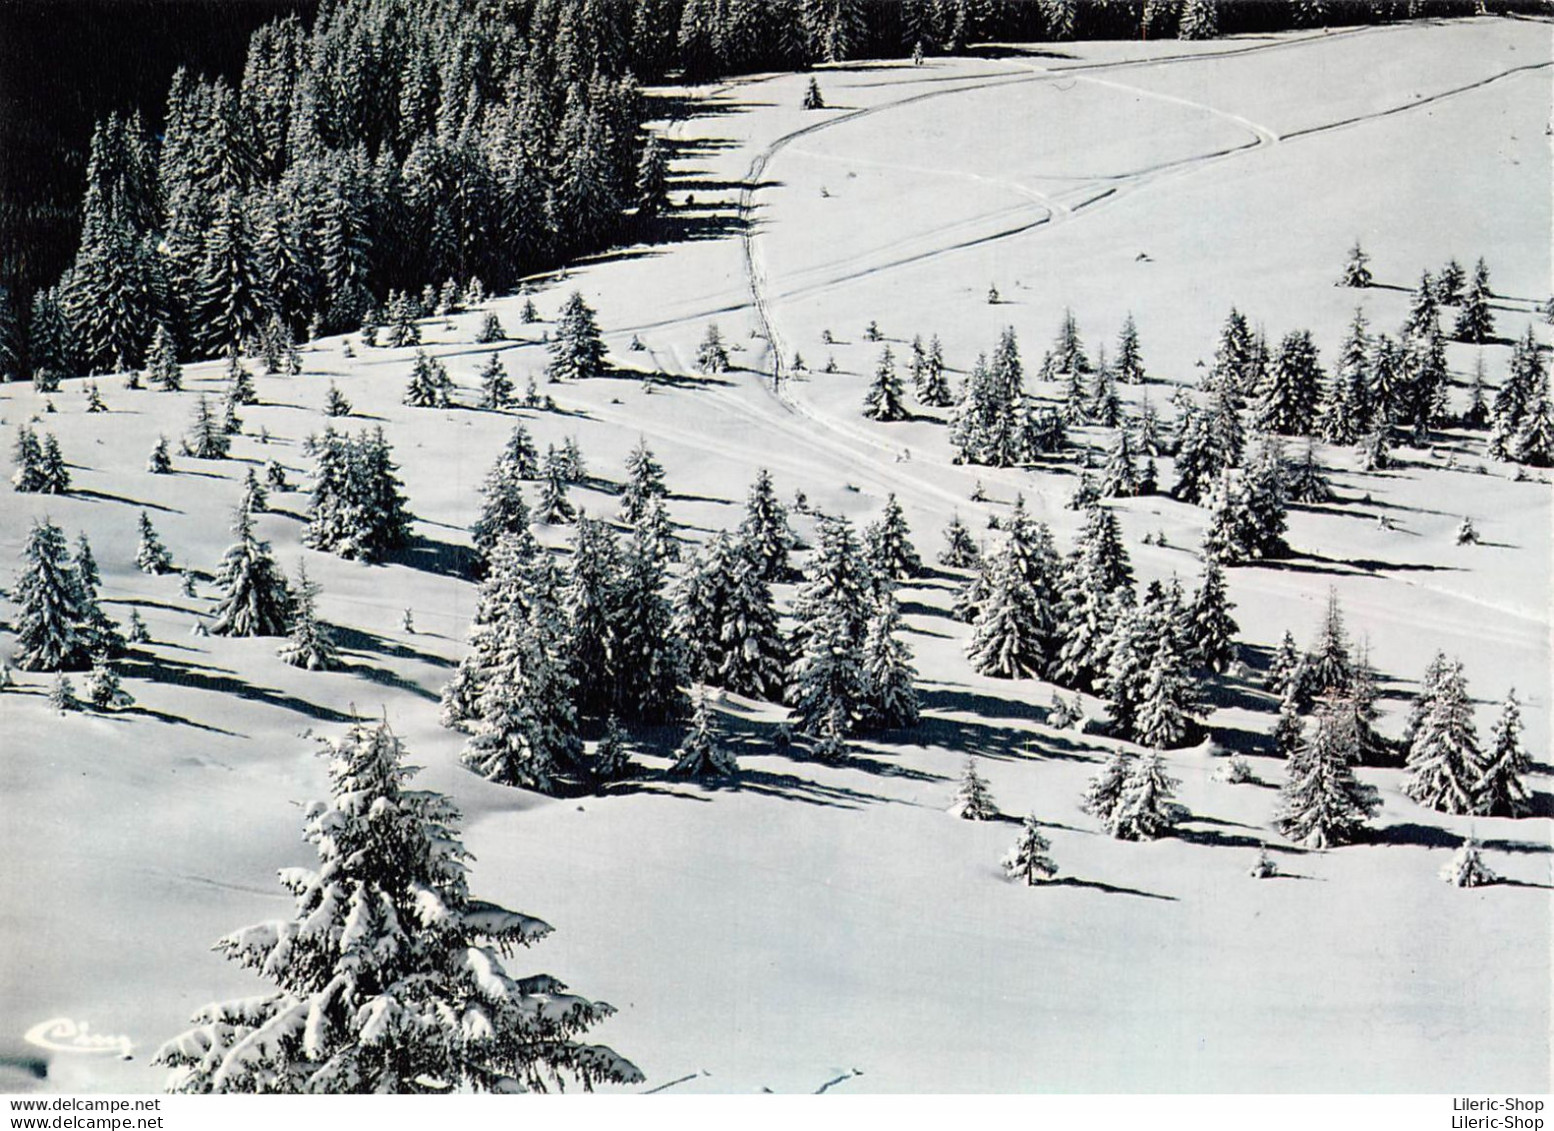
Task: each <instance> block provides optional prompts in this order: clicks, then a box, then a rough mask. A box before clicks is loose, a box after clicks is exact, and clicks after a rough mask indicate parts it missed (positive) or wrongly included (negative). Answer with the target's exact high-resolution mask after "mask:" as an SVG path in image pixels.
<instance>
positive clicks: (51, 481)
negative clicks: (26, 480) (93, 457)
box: [37, 432, 70, 495]
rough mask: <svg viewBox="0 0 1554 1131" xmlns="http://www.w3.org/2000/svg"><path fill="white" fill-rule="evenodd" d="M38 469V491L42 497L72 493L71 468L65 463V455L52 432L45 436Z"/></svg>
mask: <svg viewBox="0 0 1554 1131" xmlns="http://www.w3.org/2000/svg"><path fill="white" fill-rule="evenodd" d="M37 469H38V474H37V483H38V488H37V490H38V493H39V494H40V495H68V494H69V493H70V468H69V467H68V466H67V465H66V463H65V456H64V453H63V452H61V451H60V449H59V440H58V438H56V437H55V435H54V433H52V432H47V433H45V434H44V436H43V450H42V454H40V455H39V457H38V464H37Z"/></svg>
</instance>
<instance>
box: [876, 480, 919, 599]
mask: <svg viewBox="0 0 1554 1131" xmlns="http://www.w3.org/2000/svg"><path fill="white" fill-rule="evenodd" d="M864 544H865V546H866V548H867V552H868V557H869V565H870V567H871V568H872V569H873V570H874V573H875V575H876V576H877V577H881V578H888V579H890V580H894V581H902V580H906V579H908V578H913V577H916V576H917V575H918V574H920V573H922V571H923V561H922V559H921V558H920V557H918V556H917V550H916V549H915V548H914V547H913V545H912V531H911V528H910V527H908V526H907V520H906V514H905V513H904V512H903V511H902V509H901V504H900V502H898V501H897V499H896V495H895V492H894V491H892V492H891V493H890V494H889V495H888V496H886V499H885V510H884V512H883V513H882V514H881V515H880V519H879V521H878V522H874V523H870V524H869V526H868V528H867V529H866V530H865V531H864Z"/></svg>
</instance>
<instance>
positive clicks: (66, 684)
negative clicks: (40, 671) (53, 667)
mask: <svg viewBox="0 0 1554 1131" xmlns="http://www.w3.org/2000/svg"><path fill="white" fill-rule="evenodd" d="M49 708H50V710H54V711H58V712H59V713H60V714H61V715H63V714H64V713H65V712H67V711H79V710H80V709H81V701H80V700H79V699H77V698H76V688H75V684H73V683H72V682H70V677H69V676H67V675H66V674H65V673H64V672H60V673H59V675H57V676H55V677H54V682H53V683H51V684H49Z"/></svg>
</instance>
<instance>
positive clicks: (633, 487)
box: [621, 437, 669, 526]
mask: <svg viewBox="0 0 1554 1131" xmlns="http://www.w3.org/2000/svg"><path fill="white" fill-rule="evenodd" d="M668 493H669V492H668V488H667V487H665V486H664V467H663V464H661V463H659V462H658V460H657V459H655V458H654V456H653V453H652V452H651V451H650V450H649V449H648V446H647V439H646V438H645V437H643V438H639V439H638V440H637V446H636V447H634V448H632V449H631V452H630V453H629V454H628V455H627V456H626V489H625V490H624V491H623V492H621V521H622V522H624V523H626V524H627V525H628V526H635V525H637V524H638V523H639V522H641V521H642V516H643V515H644V513H645V512H646V511H647V509H648V505H649V503H650V502H651V501H652V500H655V499H663V498H664V497H665V496H667V495H668Z"/></svg>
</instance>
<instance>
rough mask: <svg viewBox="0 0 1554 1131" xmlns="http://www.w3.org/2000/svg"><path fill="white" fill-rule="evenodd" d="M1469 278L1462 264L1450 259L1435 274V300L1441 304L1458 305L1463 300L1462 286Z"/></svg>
mask: <svg viewBox="0 0 1554 1131" xmlns="http://www.w3.org/2000/svg"><path fill="white" fill-rule="evenodd" d="M1467 280H1468V276H1467V273H1466V272H1465V271H1463V269H1462V264H1460V263H1458V262H1457V261H1456V259H1448V260H1447V261H1446V266H1444V267H1442V268H1441V269H1440V271H1438V272H1437V273H1436V276H1435V301H1436V302H1437V303H1439V304H1440V305H1441V306H1457V305H1459V304H1460V303H1461V302H1462V287H1463V284H1464V283H1466V282H1467Z"/></svg>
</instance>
